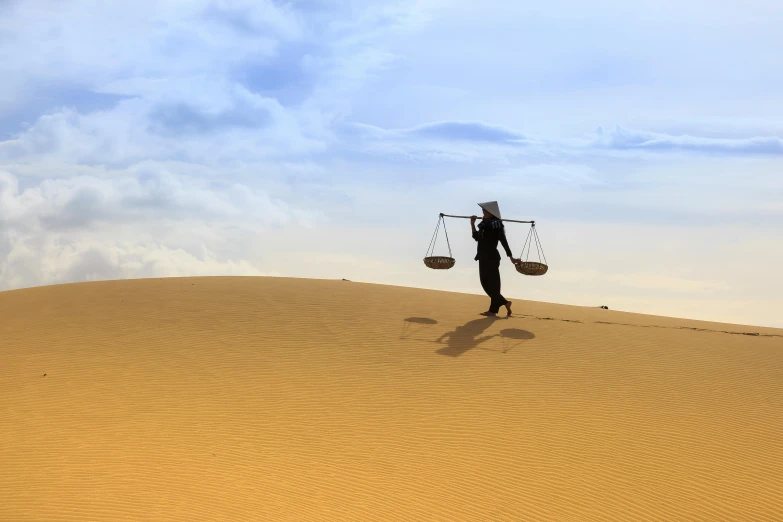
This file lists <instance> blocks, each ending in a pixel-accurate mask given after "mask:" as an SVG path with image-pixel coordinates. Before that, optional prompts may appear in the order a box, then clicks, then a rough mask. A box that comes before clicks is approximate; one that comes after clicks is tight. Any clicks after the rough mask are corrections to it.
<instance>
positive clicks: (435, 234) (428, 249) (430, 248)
mask: <svg viewBox="0 0 783 522" xmlns="http://www.w3.org/2000/svg"><path fill="white" fill-rule="evenodd" d="M441 219H443V218H442V217H440V216H438V224H437V226H436V227H435V233H434V234H432V239H431V240H430V246H429V248H427V252H426V253H425V254H424V257H430V250H432V249H433V248H434V247H435V239H436V238H437V237H438V229H439V228H440V221H441Z"/></svg>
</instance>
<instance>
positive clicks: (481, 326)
mask: <svg viewBox="0 0 783 522" xmlns="http://www.w3.org/2000/svg"><path fill="white" fill-rule="evenodd" d="M495 321H497V319H496V318H494V317H486V318H484V319H475V320H473V321H470V322H468V323H466V324H464V325H462V326H458V327H457V328H456V329H455V330H454V331H452V332H446V333H445V334H443V335H441V336H440V337H439V338H438V340H437V341H435V342H438V343H442V342H443V340H444V339H446V340H447V341H446V346H444V347H443V348H441V349H440V350H437V353H439V354H441V355H448V356H449V357H459V356H460V355H462V354H463V353H465V352H467V351H468V350H470V349H471V348H475V347H476V346H478V345H479V344H481V343H483V342H484V341H486V340H488V339H492V338H493V337H495V336H494V335H485V336H483V337H479V336H480V335H481V334H482V333H483V332H484V330H486V329H487V328H489V325H491V324H492V323H494V322H495Z"/></svg>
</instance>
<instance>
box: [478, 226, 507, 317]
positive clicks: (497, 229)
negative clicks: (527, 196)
mask: <svg viewBox="0 0 783 522" xmlns="http://www.w3.org/2000/svg"><path fill="white" fill-rule="evenodd" d="M477 228H478V230H476V232H474V233H473V239H475V240H476V242H478V246H477V249H476V250H477V251H476V257H475V260H476V261H478V262H479V278H480V279H481V286H482V288H484V291H485V292H486V293H487V295H488V296H489V297H490V299H491V301H490V305H489V311H490V312H493V313H498V311H499V310H500V307H501V306H505V304H506V303H507V302H508V301H506V298H505V297H503V295H502V294H501V293H500V259H501V257H500V253H499V252H498V242H500V244H501V245H503V250H505V251H506V255H507V256H508V257H514V256H513V255H512V254H511V249H510V248H509V246H508V241H507V240H506V232H505V228H504V226H503V222H502V221H500V220H499V219H497V218H494V217H492V218H489V219H483V220H482V221H481V223H479V224H478V227H477Z"/></svg>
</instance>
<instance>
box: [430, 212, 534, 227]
mask: <svg viewBox="0 0 783 522" xmlns="http://www.w3.org/2000/svg"><path fill="white" fill-rule="evenodd" d="M440 215H441V217H452V218H461V219H470V218H471V217H473V216H450V215H449V214H444V213H443V212H441V213H440ZM477 217H479V218H480V217H481V216H477ZM500 221H510V222H511V223H532V224H534V225H535V224H536V222H535V221H518V220H516V219H501V220H500Z"/></svg>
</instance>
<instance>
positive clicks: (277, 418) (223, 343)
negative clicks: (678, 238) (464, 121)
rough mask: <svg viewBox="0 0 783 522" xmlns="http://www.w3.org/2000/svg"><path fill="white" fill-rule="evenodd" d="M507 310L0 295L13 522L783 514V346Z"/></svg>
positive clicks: (673, 322)
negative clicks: (489, 314) (499, 313)
mask: <svg viewBox="0 0 783 522" xmlns="http://www.w3.org/2000/svg"><path fill="white" fill-rule="evenodd" d="M514 302H515V305H514V309H515V312H516V315H515V316H514V317H512V318H509V319H486V318H483V317H480V316H478V315H476V314H477V312H479V311H482V310H483V309H485V308H486V298H484V297H482V296H471V295H464V294H452V293H448V292H435V291H427V290H417V289H412V288H399V287H391V286H383V285H370V284H364V283H354V282H348V281H320V280H304V279H285V278H248V277H207V278H203V277H202V278H172V279H144V280H130V281H106V282H95V283H81V284H73V285H57V286H50V287H40V288H30V289H24V290H16V291H11V292H0V317H2V318H3V321H2V325H1V326H0V335H2V348H1V351H0V357H2V364H0V520H3V521H6V520H8V521H33V520H35V521H38V520H41V521H44V520H45V521H71V520H73V521H76V520H78V521H85V522H87V521H104V520H106V521H108V520H156V521H168V520H204V521H206V520H237V521H243V520H319V521H321V520H368V521H369V520H417V521H420V520H482V521H486V520H493V521H494V520H514V521H519V520H580V521H582V520H764V521H769V520H783V493H781V490H780V488H779V484H780V483H783V469H782V466H781V462H783V442H781V441H783V339H781V337H780V336H781V335H783V332H782V331H781V330H776V329H771V328H760V327H748V326H742V325H724V324H716V323H706V322H700V321H687V320H681V319H671V318H661V317H653V316H643V315H641V314H628V313H623V312H617V311H613V310H601V309H592V308H581V307H568V306H563V305H556V304H549V303H534V302H529V301H524V300H521V299H515V300H514ZM753 334H758V335H753ZM44 374H45V376H44Z"/></svg>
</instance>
